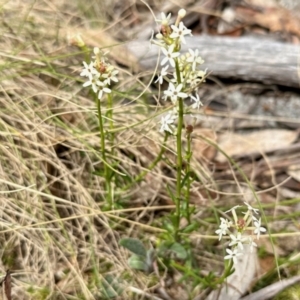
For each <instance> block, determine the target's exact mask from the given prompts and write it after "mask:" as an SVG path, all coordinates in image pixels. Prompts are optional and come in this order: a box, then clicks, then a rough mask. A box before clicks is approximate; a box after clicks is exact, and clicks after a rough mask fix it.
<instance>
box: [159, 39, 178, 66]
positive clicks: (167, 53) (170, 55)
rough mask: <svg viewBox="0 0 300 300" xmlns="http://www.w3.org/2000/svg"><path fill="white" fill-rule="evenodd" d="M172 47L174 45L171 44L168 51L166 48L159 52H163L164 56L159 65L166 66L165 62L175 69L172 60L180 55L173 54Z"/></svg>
mask: <svg viewBox="0 0 300 300" xmlns="http://www.w3.org/2000/svg"><path fill="white" fill-rule="evenodd" d="M174 47H175V45H174V44H172V45H171V46H170V47H169V48H168V49H166V48H162V49H161V51H162V52H163V54H164V55H165V56H166V57H165V58H164V59H163V60H162V61H161V65H162V66H163V65H164V64H166V63H167V62H169V64H170V65H171V66H172V67H173V68H175V60H174V58H176V57H178V56H179V55H180V53H179V52H174Z"/></svg>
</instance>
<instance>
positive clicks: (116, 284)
mask: <svg viewBox="0 0 300 300" xmlns="http://www.w3.org/2000/svg"><path fill="white" fill-rule="evenodd" d="M123 290H124V288H122V287H121V281H120V279H119V278H116V277H114V276H112V275H105V276H104V278H103V281H102V283H101V294H102V297H105V299H110V298H115V297H117V296H119V295H121V294H122V292H123Z"/></svg>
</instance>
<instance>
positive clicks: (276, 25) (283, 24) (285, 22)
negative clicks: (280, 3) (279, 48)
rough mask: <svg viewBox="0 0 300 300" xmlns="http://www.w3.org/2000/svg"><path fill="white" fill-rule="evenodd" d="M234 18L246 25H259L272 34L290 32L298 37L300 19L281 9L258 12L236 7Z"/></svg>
mask: <svg viewBox="0 0 300 300" xmlns="http://www.w3.org/2000/svg"><path fill="white" fill-rule="evenodd" d="M235 12H236V18H237V19H239V20H240V21H242V22H245V23H247V24H248V25H259V26H261V27H264V28H267V29H269V30H270V31H272V32H276V31H281V32H290V33H292V34H295V35H297V36H300V18H299V16H296V15H294V14H293V12H292V11H289V10H287V9H285V8H283V7H268V8H265V9H264V10H263V12H260V11H258V10H256V9H250V8H244V7H237V8H236V11H235Z"/></svg>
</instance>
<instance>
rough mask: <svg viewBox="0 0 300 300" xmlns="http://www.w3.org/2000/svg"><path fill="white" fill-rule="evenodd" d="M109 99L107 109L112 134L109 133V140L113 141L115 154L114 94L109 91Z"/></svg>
mask: <svg viewBox="0 0 300 300" xmlns="http://www.w3.org/2000/svg"><path fill="white" fill-rule="evenodd" d="M107 99H108V110H107V114H106V115H107V118H108V120H109V130H110V134H109V140H110V142H111V147H112V148H111V149H112V150H111V152H112V154H113V145H114V138H115V135H114V132H113V129H114V121H113V98H112V95H111V94H110V93H109V94H107Z"/></svg>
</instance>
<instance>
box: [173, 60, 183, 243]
mask: <svg viewBox="0 0 300 300" xmlns="http://www.w3.org/2000/svg"><path fill="white" fill-rule="evenodd" d="M176 76H177V82H178V84H180V83H181V77H180V70H179V64H178V61H177V60H176ZM182 127H183V99H181V98H178V124H177V139H176V144H177V162H176V164H177V166H176V167H177V174H176V197H175V199H176V203H175V204H176V223H175V226H176V227H175V240H176V241H178V234H179V225H180V219H181V175H182V174H181V173H182Z"/></svg>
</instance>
